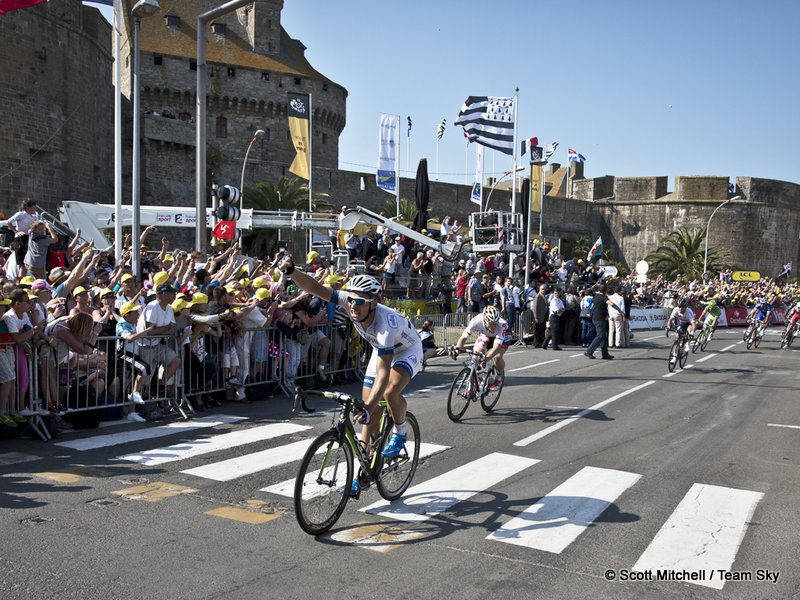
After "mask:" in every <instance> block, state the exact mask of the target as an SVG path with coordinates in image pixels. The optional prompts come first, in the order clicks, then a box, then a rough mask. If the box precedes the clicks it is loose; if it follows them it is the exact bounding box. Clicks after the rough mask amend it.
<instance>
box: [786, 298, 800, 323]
mask: <svg viewBox="0 0 800 600" xmlns="http://www.w3.org/2000/svg"><path fill="white" fill-rule="evenodd" d="M798 321H800V300H796V301H795V303H794V304H793V305H792V307H791V308H790V309H789V312H787V313H786V322H787V323H791V324H792V325H797V322H798Z"/></svg>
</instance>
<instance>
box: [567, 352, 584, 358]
mask: <svg viewBox="0 0 800 600" xmlns="http://www.w3.org/2000/svg"><path fill="white" fill-rule="evenodd" d="M583 354H584V353H583V352H578V353H577V354H570V355H569V357H570V358H575V357H576V356H583Z"/></svg>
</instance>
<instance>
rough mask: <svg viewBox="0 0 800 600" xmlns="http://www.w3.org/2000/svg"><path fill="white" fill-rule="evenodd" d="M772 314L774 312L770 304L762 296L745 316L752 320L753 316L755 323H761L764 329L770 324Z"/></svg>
mask: <svg viewBox="0 0 800 600" xmlns="http://www.w3.org/2000/svg"><path fill="white" fill-rule="evenodd" d="M774 314H775V312H774V309H773V308H772V304H770V303H769V302H767V297H766V296H763V297H762V298H761V299H760V300H759V301H758V302H756V305H755V306H754V307H753V310H751V311H750V313H749V314H748V315H747V318H748V319H752V318H753V316H754V315H755V318H756V321H758V322H759V323H761V324H762V326H763V328H764V329H766V328H767V327H769V325H770V323H772V317H773V315H774Z"/></svg>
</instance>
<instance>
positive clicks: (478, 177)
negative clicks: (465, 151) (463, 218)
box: [470, 145, 483, 206]
mask: <svg viewBox="0 0 800 600" xmlns="http://www.w3.org/2000/svg"><path fill="white" fill-rule="evenodd" d="M482 186H483V146H481V145H476V146H475V183H474V184H473V186H472V194H471V195H470V200H472V201H473V202H474V203H475V204H477V205H478V206H481V205H482V204H483V187H482Z"/></svg>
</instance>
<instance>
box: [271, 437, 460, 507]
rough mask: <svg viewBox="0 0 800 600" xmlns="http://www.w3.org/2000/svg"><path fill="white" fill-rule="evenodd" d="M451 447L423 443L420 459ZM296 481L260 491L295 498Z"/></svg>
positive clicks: (314, 474) (313, 474)
mask: <svg viewBox="0 0 800 600" xmlns="http://www.w3.org/2000/svg"><path fill="white" fill-rule="evenodd" d="M412 444H413V442H412ZM408 445H409V446H411V444H408ZM449 447H450V446H439V445H437V444H426V443H425V442H422V446H420V447H419V459H420V460H422V459H423V458H427V457H428V456H432V455H433V454H437V453H439V452H444V451H445V450H447V449H448V448H449ZM412 448H413V446H412ZM322 450H324V447H323V448H320V451H322ZM355 470H356V472H355V473H354V474H353V476H354V477H355V476H356V475H357V474H358V461H357V460H356V461H355ZM316 476H317V474H316V473H307V474H306V480H313V479H314V478H315V477H316ZM295 481H296V478H294V479H289V480H287V481H282V482H280V483H276V484H275V485H270V486H268V487H265V488H261V489H260V490H259V491H260V492H269V493H271V494H277V495H279V496H286V497H287V498H293V497H294V482H295ZM318 495H322V488H320V493H318V494H309V495H306V494H303V496H304V497H307V498H313V497H314V496H318Z"/></svg>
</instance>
